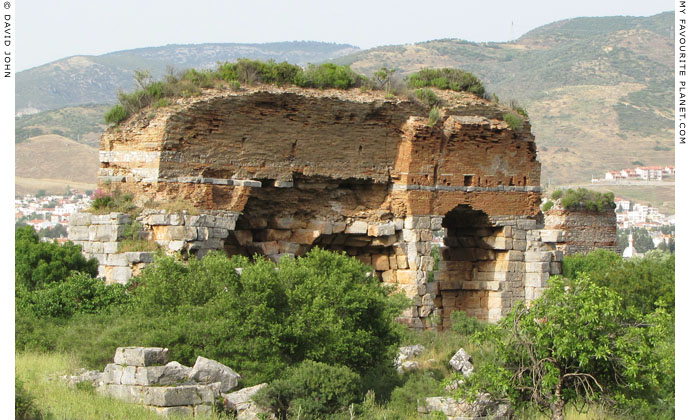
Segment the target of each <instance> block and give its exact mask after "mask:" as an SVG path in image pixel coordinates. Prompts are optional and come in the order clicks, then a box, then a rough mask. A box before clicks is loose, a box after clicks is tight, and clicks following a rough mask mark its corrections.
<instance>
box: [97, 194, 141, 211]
mask: <svg viewBox="0 0 690 420" xmlns="http://www.w3.org/2000/svg"><path fill="white" fill-rule="evenodd" d="M94 195H95V198H94V200H93V202H92V203H91V207H90V209H89V211H90V212H91V213H93V214H107V213H111V212H120V213H129V214H130V215H132V216H136V214H137V213H138V212H139V211H140V209H139V208H138V207H137V206H136V205H134V203H133V202H132V200H133V199H134V196H133V195H132V194H130V193H122V192H120V190H115V191H113V192H112V193H107V192H104V191H102V190H101V189H100V188H99V189H97V190H96V192H95V194H94Z"/></svg>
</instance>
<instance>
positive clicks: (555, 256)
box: [553, 251, 563, 262]
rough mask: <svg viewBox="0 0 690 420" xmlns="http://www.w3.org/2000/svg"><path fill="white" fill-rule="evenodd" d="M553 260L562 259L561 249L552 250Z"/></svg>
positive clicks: (559, 260)
mask: <svg viewBox="0 0 690 420" xmlns="http://www.w3.org/2000/svg"><path fill="white" fill-rule="evenodd" d="M553 260H554V261H558V262H562V261H563V251H554V252H553Z"/></svg>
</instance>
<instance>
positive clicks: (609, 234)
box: [544, 204, 620, 255]
mask: <svg viewBox="0 0 690 420" xmlns="http://www.w3.org/2000/svg"><path fill="white" fill-rule="evenodd" d="M544 223H545V225H546V228H547V229H549V230H550V231H551V232H554V234H555V235H557V236H556V237H554V238H552V239H554V240H555V241H554V242H556V248H557V249H558V250H559V251H563V255H573V254H583V253H584V254H586V253H588V252H591V251H594V250H595V249H606V250H608V251H613V252H618V253H620V249H619V248H618V247H617V246H616V230H617V224H616V212H615V211H614V210H613V209H609V210H605V211H603V212H597V211H587V210H568V209H564V208H562V207H561V206H559V205H558V204H557V205H556V206H555V207H553V208H551V209H549V210H548V211H547V212H546V213H545V214H544Z"/></svg>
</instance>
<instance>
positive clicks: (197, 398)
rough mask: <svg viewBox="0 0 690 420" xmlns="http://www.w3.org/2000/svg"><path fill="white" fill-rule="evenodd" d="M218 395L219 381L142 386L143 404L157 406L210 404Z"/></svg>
mask: <svg viewBox="0 0 690 420" xmlns="http://www.w3.org/2000/svg"><path fill="white" fill-rule="evenodd" d="M219 395H220V384H219V383H212V384H209V385H179V386H157V387H146V388H144V404H146V405H154V406H157V407H176V406H183V405H197V404H203V403H207V404H212V403H213V402H214V401H215V399H216V397H218V396H219Z"/></svg>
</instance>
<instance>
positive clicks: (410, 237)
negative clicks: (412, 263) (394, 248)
mask: <svg viewBox="0 0 690 420" xmlns="http://www.w3.org/2000/svg"><path fill="white" fill-rule="evenodd" d="M402 239H403V241H405V242H417V241H418V240H419V236H418V235H417V231H416V230H414V229H403V231H402Z"/></svg>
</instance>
